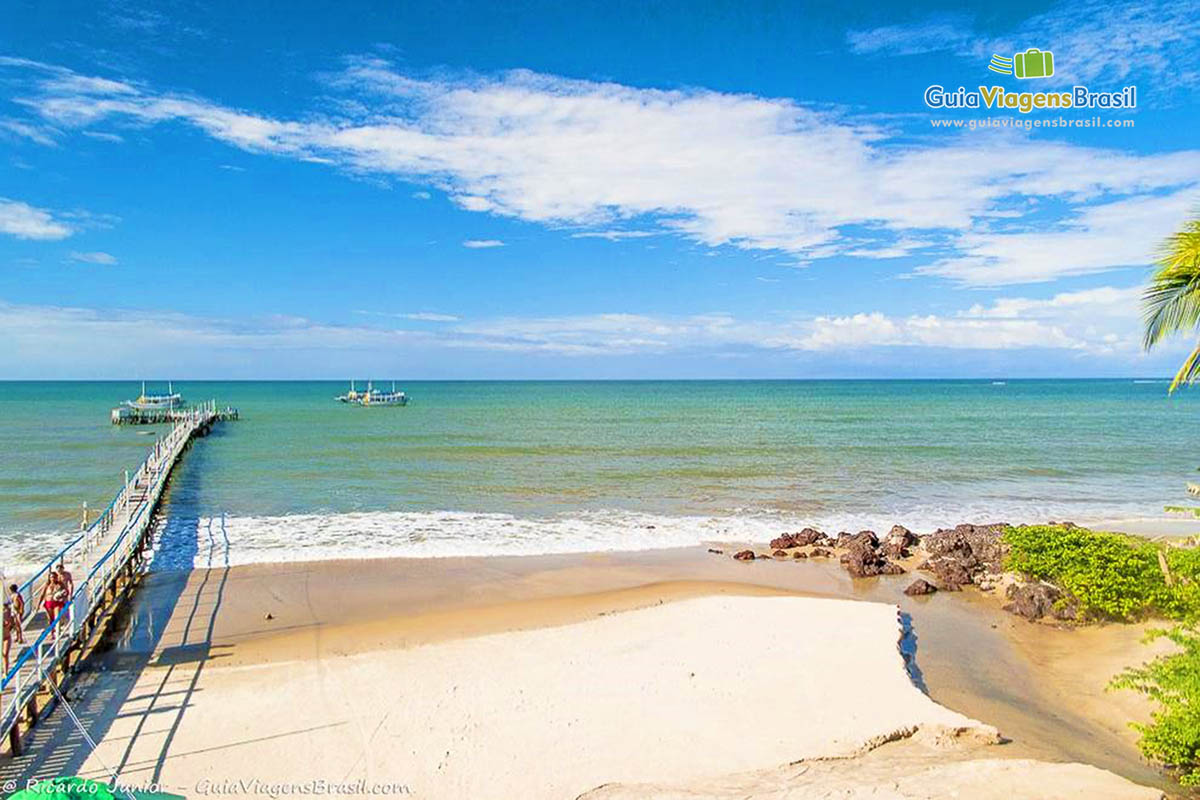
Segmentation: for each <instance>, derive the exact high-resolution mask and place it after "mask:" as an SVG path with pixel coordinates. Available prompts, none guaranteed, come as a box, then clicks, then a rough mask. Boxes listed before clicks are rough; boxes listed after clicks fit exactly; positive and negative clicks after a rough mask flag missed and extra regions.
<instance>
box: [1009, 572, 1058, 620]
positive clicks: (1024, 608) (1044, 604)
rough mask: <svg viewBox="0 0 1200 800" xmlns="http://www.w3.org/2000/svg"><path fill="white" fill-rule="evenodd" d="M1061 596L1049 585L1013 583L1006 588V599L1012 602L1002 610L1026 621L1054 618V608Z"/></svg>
mask: <svg viewBox="0 0 1200 800" xmlns="http://www.w3.org/2000/svg"><path fill="white" fill-rule="evenodd" d="M1062 596H1063V593H1062V590H1061V589H1059V588H1058V587H1057V586H1053V585H1051V584H1049V583H1042V582H1041V581H1033V582H1030V583H1019V584H1018V583H1014V584H1013V585H1012V586H1009V587H1008V599H1009V600H1011V601H1012V602H1011V603H1009V604H1008V605H1006V606H1005V607H1004V610H1005V611H1010V612H1012V613H1013V614H1017V615H1019V616H1022V617H1024V618H1025V619H1028V620H1037V619H1041V618H1042V617H1044V616H1047V615H1050V616H1056V614H1055V608H1054V607H1055V604H1056V603H1057V602H1058V601H1059V600H1060V599H1062Z"/></svg>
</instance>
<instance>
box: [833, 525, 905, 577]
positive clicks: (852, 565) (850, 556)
mask: <svg viewBox="0 0 1200 800" xmlns="http://www.w3.org/2000/svg"><path fill="white" fill-rule="evenodd" d="M839 538H841V537H839ZM878 543H879V540H878V539H876V538H875V534H874V533H873V532H871V531H862V532H861V533H856V534H854V535H853V536H851V537H849V538H848V539H847V540H846V552H845V553H843V554H842V558H841V563H842V566H844V567H845V568H846V571H847V572H849V573H850V574H851V575H852V576H853V577H855V578H870V577H872V576H874V575H882V574H884V571H885V570H886V569H889V567H890V566H891V565H890V562H889V561H888V560H887V559H886V558H884V557H883V556H882V555H880V553H879V551H878V550H876V549H875V546H876V545H877V544H878ZM900 571H901V572H903V571H904V570H903V569H901V570H900Z"/></svg>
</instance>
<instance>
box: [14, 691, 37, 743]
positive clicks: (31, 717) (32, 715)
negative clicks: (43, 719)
mask: <svg viewBox="0 0 1200 800" xmlns="http://www.w3.org/2000/svg"><path fill="white" fill-rule="evenodd" d="M37 720H38V707H37V694H34V695H33V697H31V698H29V702H28V703H26V704H25V724H26V725H28V726H29V727H31V728H32V727H33V726H34V725H37ZM13 727H14V728H15V727H17V726H16V725H15V724H14V725H13ZM17 735H18V736H19V735H20V732H19V731H18V734H17Z"/></svg>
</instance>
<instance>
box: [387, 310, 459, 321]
mask: <svg viewBox="0 0 1200 800" xmlns="http://www.w3.org/2000/svg"><path fill="white" fill-rule="evenodd" d="M400 317H401V318H402V319H411V320H416V321H417V322H458V320H459V318H458V317H456V316H454V315H453V314H435V313H433V312H431V311H416V312H413V313H411V314H401V315H400Z"/></svg>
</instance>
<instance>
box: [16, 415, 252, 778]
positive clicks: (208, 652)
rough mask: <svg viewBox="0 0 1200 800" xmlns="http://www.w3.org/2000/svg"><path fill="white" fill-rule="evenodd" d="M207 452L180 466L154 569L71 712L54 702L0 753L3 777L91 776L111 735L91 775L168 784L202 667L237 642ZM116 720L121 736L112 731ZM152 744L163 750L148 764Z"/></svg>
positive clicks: (86, 664) (81, 667) (81, 680)
mask: <svg viewBox="0 0 1200 800" xmlns="http://www.w3.org/2000/svg"><path fill="white" fill-rule="evenodd" d="M219 430H220V429H219V428H218V429H217V430H215V431H214V432H213V434H211V436H214V437H216V436H220V435H221V434H220V433H218V431H219ZM206 451H207V447H206V445H205V443H199V445H198V446H194V447H193V450H192V451H191V452H190V453H188V455H187V456H186V458H185V459H184V460H183V461H182V462H181V463H180V465H179V466H178V467H176V472H175V474H174V475H173V476H172V479H171V484H170V486H169V487H168V489H167V491H166V493H165V495H164V499H163V503H162V506H161V508H160V512H159V515H158V519H157V521H156V523H155V551H154V557H153V560H152V562H151V565H150V568H149V571H148V573H147V574H146V575H144V576H143V577H142V580H141V583H140V584H139V585H138V586H137V588H136V591H135V592H134V596H133V597H132V598H131V599H130V600H129V601H127V602H126V603H125V605H124V607H123V608H122V610H121V611H120V612H119V614H118V616H117V617H116V618H114V619H113V620H112V624H111V625H110V626H109V629H108V633H107V635H106V637H105V639H104V640H102V641H101V642H100V643H99V644H98V646H97V647H96V648H95V649H94V650H93V651H92V653H90V654H89V656H88V657H87V658H86V659H85V660H84V661H82V662H80V663H79V664H78V665H77V666H76V671H75V675H74V677H73V680H72V681H70V682H69V683H68V688H67V690H66V693H65V698H66V700H67V703H68V704H69V706H70V708H69V710H68V709H66V708H63V707H62V706H61V704H59V703H53V704H51V705H50V706H49V707H48V713H47V712H43V714H42V718H41V719H40V720H39V721H38V723H37V725H35V726H34V727H33V728H32V729H28V730H25V731H23V734H24V735H23V736H22V745H23V753H22V755H20V756H17V757H15V758H14V757H12V756H11V755H9V754H7V753H5V754H4V755H0V778H2V779H4V780H16V781H18V783H19V785H22V786H23V785H25V783H26V782H27V781H28V780H30V779H33V778H37V779H45V778H51V777H56V776H62V775H80V774H84V773H83V772H82V770H83V765H84V763H85V762H86V761H87V760H88V758H89V757H90V756H91V755H92V752H93V749H94V743H95V742H99V741H101V740H102V739H104V740H106V741H105V744H106V746H105V748H104V750H103V751H102V752H103V757H102V758H101V759H99V760H101V761H102V765H101V766H100V767H99V768H93V769H90V770H88V772H87V773H86V774H84V776H85V777H89V778H93V779H96V780H108V779H109V778H111V777H112V776H113V775H119V776H120V778H121V781H122V782H123V783H126V784H144V783H146V782H155V783H157V782H159V781H160V779H161V777H162V771H163V766H164V763H165V762H166V759H167V754H168V752H169V750H170V746H171V743H172V741H173V739H174V737H175V734H176V732H177V731H178V729H179V726H180V724H181V722H182V720H183V716H184V714H185V713H186V711H187V709H188V707H189V706H190V704H191V699H192V697H193V696H194V694H195V692H196V691H197V684H198V683H199V679H200V675H201V672H202V671H203V669H204V665H205V664H206V663H208V662H209V661H210V660H212V659H214V658H221V657H222V655H223V650H224V648H226V647H229V645H214V644H213V641H212V634H213V626H214V623H215V620H216V618H217V614H218V612H219V610H220V607H221V602H222V599H223V597H224V593H225V587H226V582H227V580H228V575H229V539H228V536H227V535H226V532H225V527H224V517H223V516H222V518H220V519H202V518H201V515H200V508H201V503H200V498H201V492H202V488H203V487H202V476H203V475H204V472H205V469H206V462H207V461H208V460H209V459H208V457H207V452H206ZM199 564H204V566H203V567H199V566H196V567H195V568H194V567H193V565H199ZM159 667H163V668H164V669H162V670H159V669H158V668H159ZM151 668H152V669H151ZM131 709H136V710H131ZM71 712H73V713H71ZM73 717H74V718H73ZM131 720H132V721H133V724H132V727H131V726H130V722H131ZM117 725H119V727H120V735H119V736H114V735H110V732H111V731H112V730H113V728H114V727H116V726H117ZM81 728H82V730H81ZM85 732H86V733H85ZM114 744H118V745H119V750H118V749H117V748H115V747H114ZM148 749H149V750H151V751H154V752H157V754H158V755H157V756H156V757H155V758H152V759H150V760H149V763H147V760H146V759H145V753H146V752H147V750H148ZM135 752H137V753H139V754H140V755H141V759H140V760H139V761H138V762H136V763H134V762H133V761H132V758H133V754H134V753H135ZM114 753H116V755H114Z"/></svg>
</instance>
